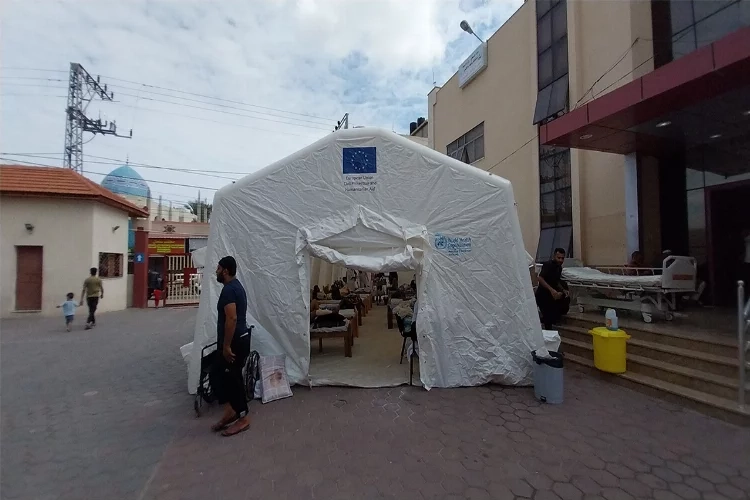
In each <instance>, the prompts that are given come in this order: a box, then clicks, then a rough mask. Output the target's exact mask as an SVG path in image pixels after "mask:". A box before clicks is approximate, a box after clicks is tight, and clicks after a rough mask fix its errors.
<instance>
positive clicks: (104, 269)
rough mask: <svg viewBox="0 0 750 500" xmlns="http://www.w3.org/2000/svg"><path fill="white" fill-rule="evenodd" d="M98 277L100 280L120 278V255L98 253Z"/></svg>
mask: <svg viewBox="0 0 750 500" xmlns="http://www.w3.org/2000/svg"><path fill="white" fill-rule="evenodd" d="M99 276H100V277H102V278H120V277H122V254H121V253H105V252H99Z"/></svg>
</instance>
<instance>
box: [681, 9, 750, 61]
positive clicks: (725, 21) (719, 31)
mask: <svg viewBox="0 0 750 500" xmlns="http://www.w3.org/2000/svg"><path fill="white" fill-rule="evenodd" d="M669 18H670V25H671V40H672V47H671V49H672V57H671V59H672V60H674V59H679V58H680V57H683V56H685V55H687V54H689V53H691V52H693V51H694V50H696V49H699V48H701V47H704V46H706V45H709V44H711V43H713V42H715V41H716V40H719V39H721V38H723V37H725V36H726V35H728V34H730V33H732V32H734V31H737V30H738V29H740V28H742V27H743V26H748V25H749V24H750V2H748V1H742V0H710V1H708V0H670V2H669Z"/></svg>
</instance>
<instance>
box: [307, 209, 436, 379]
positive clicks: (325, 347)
mask: <svg viewBox="0 0 750 500" xmlns="http://www.w3.org/2000/svg"><path fill="white" fill-rule="evenodd" d="M383 220H386V219H385V218H383V217H380V216H378V219H377V220H375V221H373V219H372V218H371V219H369V220H368V221H363V220H362V219H361V218H358V220H357V221H356V222H355V223H354V224H353V225H352V226H350V227H347V228H345V229H343V230H340V231H339V232H338V233H336V234H330V233H329V234H326V235H322V236H323V237H322V238H315V237H311V235H308V237H307V238H305V239H306V241H305V244H304V245H301V246H300V247H298V250H300V251H299V252H298V256H300V257H301V259H300V260H301V261H302V262H301V264H302V265H303V267H304V268H305V272H304V273H303V274H304V275H306V276H307V277H308V280H306V282H305V286H306V287H307V290H308V291H311V290H312V289H313V288H314V287H315V286H316V285H317V286H318V287H319V288H320V289H321V290H324V289H327V288H328V287H330V286H331V285H332V284H333V282H334V281H336V280H339V279H343V278H344V277H347V271H348V274H349V276H348V277H349V280H348V281H349V283H347V287H349V288H350V289H352V291H354V288H355V287H356V286H357V285H359V287H360V288H366V289H368V288H369V289H370V290H372V286H373V283H372V278H373V276H374V275H375V274H376V273H381V272H382V273H386V275H387V274H388V273H389V272H392V271H395V272H399V275H400V279H399V282H400V283H402V284H403V283H406V284H408V283H409V282H411V280H412V278H413V277H417V278H416V279H417V281H419V278H418V276H419V275H420V274H421V270H422V268H423V264H424V260H425V249H426V248H427V244H426V242H427V240H426V238H425V237H423V228H420V227H408V226H406V225H404V224H397V225H396V224H394V225H389V224H381V225H379V224H378V222H382V221H383ZM352 271H355V272H356V277H357V282H358V283H357V285H352V284H351V281H352V277H353V275H354V274H355V273H353V272H352ZM404 278H408V280H406V279H404ZM363 295H365V294H363ZM365 300H366V299H365ZM324 307H325V305H324ZM309 311H310V306H309V304H308V312H309ZM362 316H363V317H362V322H361V325H359V326H358V336H356V337H354V342H353V346H352V348H351V357H347V356H346V347H345V340H344V339H343V338H336V337H334V338H324V339H323V340H322V341H321V340H319V339H318V338H312V340H311V342H310V371H309V376H310V381H311V383H312V384H313V385H344V386H354V387H392V386H398V385H402V384H406V383H408V381H409V363H408V359H407V358H406V357H404V360H403V363H401V362H400V353H401V349H402V345H403V338H402V337H401V334H400V333H399V330H398V328H397V327H396V324H395V322H394V324H393V328H391V329H388V318H387V316H388V307H387V306H385V305H382V304H381V305H377V304H375V302H374V300H373V301H372V307H371V308H369V310H368V312H367V314H366V315H362ZM321 342H322V352H321V351H320V346H321ZM407 345H408V342H407ZM415 378H416V377H415Z"/></svg>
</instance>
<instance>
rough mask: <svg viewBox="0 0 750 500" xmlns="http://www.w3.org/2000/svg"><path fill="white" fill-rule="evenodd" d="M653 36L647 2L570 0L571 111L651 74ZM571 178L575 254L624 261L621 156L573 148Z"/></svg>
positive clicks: (595, 259)
mask: <svg viewBox="0 0 750 500" xmlns="http://www.w3.org/2000/svg"><path fill="white" fill-rule="evenodd" d="M614 20H616V22H613V21H614ZM652 38H653V36H652V30H651V3H650V2H649V1H646V0H636V1H627V2H625V1H623V2H619V1H618V2H616V1H601V2H593V1H592V2H580V1H569V2H568V64H569V71H570V73H569V82H570V107H571V109H573V108H575V106H576V104H577V103H579V101H580V104H579V105H583V104H585V103H586V102H588V101H590V100H591V99H593V98H595V97H599V96H600V95H603V94H605V93H608V92H611V91H612V90H614V89H616V88H618V87H620V86H622V85H625V84H626V83H628V82H630V81H632V80H634V79H636V78H638V77H640V76H643V75H644V74H645V73H647V72H649V71H652V70H653V60H651V59H650V58H651V56H652V55H653V50H652V49H653V45H652V42H651V39H652ZM621 58H622V60H621V61H620V62H619V63H617V61H619V60H620V59H621ZM615 63H617V64H616V65H615ZM613 66H614V68H613ZM571 177H572V185H573V224H574V238H575V252H576V255H578V256H580V257H581V258H582V259H583V260H584V261H585V262H586V263H588V264H614V265H617V264H622V263H623V262H626V261H627V258H628V253H629V252H628V248H627V239H626V231H625V190H624V189H623V185H624V180H625V157H624V156H622V155H613V154H608V153H599V152H596V151H585V150H572V151H571Z"/></svg>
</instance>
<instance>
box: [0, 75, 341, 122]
mask: <svg viewBox="0 0 750 500" xmlns="http://www.w3.org/2000/svg"><path fill="white" fill-rule="evenodd" d="M29 78H31V77H29ZM46 80H48V81H53V79H46ZM54 81H58V82H62V81H63V80H61V79H54ZM3 86H4V87H7V86H14V87H37V88H39V87H41V88H54V89H60V90H63V89H64V88H65V87H62V86H52V87H51V86H49V85H42V84H23V83H10V84H3ZM110 87H116V88H117V87H119V88H125V89H127V90H135V91H139V89H133V88H130V87H124V86H120V85H117V84H113V85H110ZM143 92H146V93H150V94H155V95H159V96H163V97H171V98H174V99H180V100H184V101H190V102H195V103H199V104H206V105H208V106H215V107H219V108H225V109H232V110H236V111H244V112H245V113H255V115H259V116H254V115H250V114H244V113H232V112H231V111H224V110H221V109H213V108H207V107H202V106H195V105H191V104H187V103H184V102H175V101H170V100H165V99H158V98H155V97H148V96H142V95H141V96H139V95H135V94H129V93H127V92H118V94H117V95H118V96H125V97H133V98H135V99H137V100H144V101H153V102H161V103H165V104H173V105H175V106H184V107H187V108H194V109H200V110H203V111H210V112H213V113H223V114H227V115H235V116H241V117H244V118H250V119H253V120H260V121H267V122H271V123H281V124H283V125H291V126H294V127H303V128H310V129H315V130H328V127H327V125H326V124H324V123H320V122H316V121H312V120H306V119H303V118H295V117H293V116H283V115H274V114H271V113H264V112H261V111H254V110H252V109H241V108H237V107H236V106H229V105H226V104H218V103H212V102H206V101H201V100H198V99H191V98H189V97H180V96H173V95H169V94H164V93H160V92H154V91H150V90H144V91H143ZM139 109H140V108H139ZM266 116H270V117H273V118H281V119H283V120H294V121H297V122H300V123H295V122H294V121H281V120H273V119H270V118H266ZM326 122H329V123H330V120H326ZM303 123H309V124H311V125H304V124H303Z"/></svg>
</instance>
